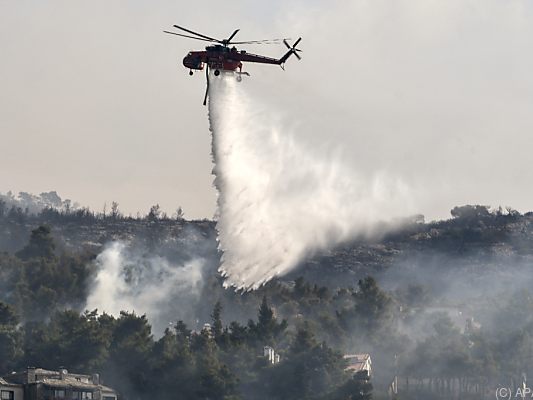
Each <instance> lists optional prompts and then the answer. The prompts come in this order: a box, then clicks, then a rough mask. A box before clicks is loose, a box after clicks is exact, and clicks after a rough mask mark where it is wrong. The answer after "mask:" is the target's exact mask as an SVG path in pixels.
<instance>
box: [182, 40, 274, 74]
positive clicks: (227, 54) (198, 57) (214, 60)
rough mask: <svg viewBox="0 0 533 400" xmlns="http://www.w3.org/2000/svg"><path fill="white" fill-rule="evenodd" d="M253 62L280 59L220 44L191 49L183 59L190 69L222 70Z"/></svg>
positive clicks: (271, 61) (238, 67)
mask: <svg viewBox="0 0 533 400" xmlns="http://www.w3.org/2000/svg"><path fill="white" fill-rule="evenodd" d="M243 61H244V62H255V63H262V64H278V65H279V64H280V60H278V59H275V58H270V57H265V56H260V55H256V54H250V53H247V52H246V51H244V50H241V51H239V50H237V49H236V48H235V47H231V48H230V47H227V46H221V45H214V46H207V47H206V48H205V51H191V52H189V53H188V54H187V55H186V56H185V58H184V59H183V65H184V66H185V68H188V69H190V70H203V69H204V65H205V64H207V65H208V66H209V68H211V69H214V70H222V71H235V70H237V69H239V70H241V69H242V63H243Z"/></svg>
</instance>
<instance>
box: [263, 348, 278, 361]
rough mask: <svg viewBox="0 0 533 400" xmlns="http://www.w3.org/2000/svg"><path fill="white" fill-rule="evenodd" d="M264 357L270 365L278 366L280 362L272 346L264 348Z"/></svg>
mask: <svg viewBox="0 0 533 400" xmlns="http://www.w3.org/2000/svg"><path fill="white" fill-rule="evenodd" d="M263 356H264V357H265V358H266V359H267V360H268V362H269V363H270V364H277V363H279V362H280V356H279V354H277V353H276V352H275V351H274V349H273V348H272V347H270V346H265V347H263Z"/></svg>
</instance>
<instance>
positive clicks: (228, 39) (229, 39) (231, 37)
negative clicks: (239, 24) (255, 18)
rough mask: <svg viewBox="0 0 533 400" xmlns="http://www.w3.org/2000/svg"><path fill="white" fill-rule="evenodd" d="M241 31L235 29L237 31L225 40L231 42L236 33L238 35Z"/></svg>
mask: <svg viewBox="0 0 533 400" xmlns="http://www.w3.org/2000/svg"><path fill="white" fill-rule="evenodd" d="M239 31H240V29H237V30H235V32H233V33H232V34H231V36H230V37H229V38H227V39H226V40H224V42H227V43H231V39H233V38H234V37H235V35H236V34H237V33H238V32H239Z"/></svg>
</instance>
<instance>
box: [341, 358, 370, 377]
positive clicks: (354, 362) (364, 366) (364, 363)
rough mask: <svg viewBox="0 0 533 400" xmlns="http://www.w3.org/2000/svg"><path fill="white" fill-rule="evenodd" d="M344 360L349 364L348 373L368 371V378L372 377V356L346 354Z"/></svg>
mask: <svg viewBox="0 0 533 400" xmlns="http://www.w3.org/2000/svg"><path fill="white" fill-rule="evenodd" d="M344 359H345V360H346V361H347V362H348V366H347V367H346V369H345V370H346V371H350V372H352V373H354V374H356V373H357V372H360V371H366V372H367V373H368V376H371V375H372V359H371V358H370V354H367V353H363V354H345V355H344Z"/></svg>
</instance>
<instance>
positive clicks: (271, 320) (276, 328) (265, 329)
mask: <svg viewBox="0 0 533 400" xmlns="http://www.w3.org/2000/svg"><path fill="white" fill-rule="evenodd" d="M248 328H249V329H250V331H251V332H252V333H254V335H255V337H256V339H259V340H261V341H263V342H265V344H266V342H272V341H275V340H276V338H277V337H278V336H279V335H280V334H281V333H282V332H283V331H285V329H286V328H287V321H285V320H283V321H281V322H279V323H278V321H277V318H276V317H275V316H274V310H272V308H270V306H269V305H268V300H267V298H266V296H263V300H262V302H261V306H260V307H259V311H258V314H257V323H254V322H253V321H249V322H248Z"/></svg>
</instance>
